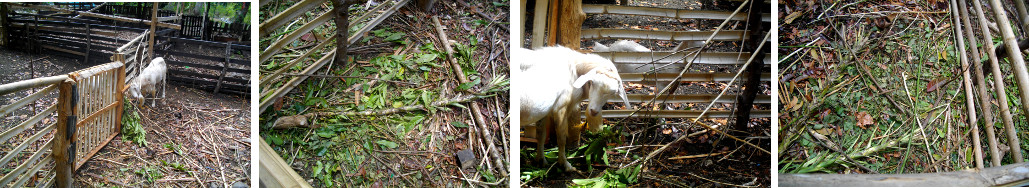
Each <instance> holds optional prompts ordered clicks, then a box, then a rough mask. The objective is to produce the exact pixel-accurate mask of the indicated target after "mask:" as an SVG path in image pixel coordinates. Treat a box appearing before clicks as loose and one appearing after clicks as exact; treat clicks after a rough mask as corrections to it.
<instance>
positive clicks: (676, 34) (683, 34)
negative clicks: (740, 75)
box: [582, 29, 750, 41]
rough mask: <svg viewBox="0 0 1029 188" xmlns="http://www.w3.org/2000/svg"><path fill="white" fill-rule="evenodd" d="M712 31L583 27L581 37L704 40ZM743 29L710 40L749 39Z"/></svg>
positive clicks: (722, 33) (723, 32)
mask: <svg viewBox="0 0 1029 188" xmlns="http://www.w3.org/2000/svg"><path fill="white" fill-rule="evenodd" d="M711 34H714V31H660V30H657V31H656V30H643V29H583V30H582V38H583V39H639V40H669V41H705V40H707V38H708V37H710V36H711ZM746 34H747V32H746V31H744V30H729V31H724V30H723V31H720V32H718V34H715V37H714V38H712V39H711V41H742V40H749V38H750V37H748V35H746Z"/></svg>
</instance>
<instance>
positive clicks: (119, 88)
mask: <svg viewBox="0 0 1029 188" xmlns="http://www.w3.org/2000/svg"><path fill="white" fill-rule="evenodd" d="M115 56H116V58H115V59H118V60H117V61H118V62H122V64H121V67H118V70H117V71H118V72H116V73H115V74H118V81H117V83H115V84H114V85H115V87H114V88H115V89H116V91H115V94H114V95H115V97H116V98H115V99H116V101H117V102H115V103H118V107H117V108H118V113H117V115H116V116H115V120H116V121H117V122H115V126H114V127H115V128H114V130H117V131H121V116H122V114H124V113H125V104H122V103H124V102H125V94H124V91H125V55H124V54H115Z"/></svg>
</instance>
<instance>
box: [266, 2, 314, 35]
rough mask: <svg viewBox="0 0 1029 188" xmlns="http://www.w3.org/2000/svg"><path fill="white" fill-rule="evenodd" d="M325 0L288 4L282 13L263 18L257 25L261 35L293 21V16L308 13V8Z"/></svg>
mask: <svg viewBox="0 0 1029 188" xmlns="http://www.w3.org/2000/svg"><path fill="white" fill-rule="evenodd" d="M325 1H326V0H303V1H300V2H297V3H296V4H293V6H290V7H289V8H286V10H283V11H282V13H279V14H276V15H275V16H272V17H271V18H268V19H266V20H264V22H262V23H261V25H260V26H259V28H260V31H261V34H260V35H261V37H264V36H268V35H269V34H271V33H272V31H275V30H276V29H279V27H281V26H282V25H284V24H286V23H287V22H289V21H293V20H294V18H296V17H298V16H301V15H304V14H306V13H308V10H311V9H313V8H315V7H318V6H319V5H322V4H324V3H325ZM262 3H264V1H262ZM262 6H263V5H262Z"/></svg>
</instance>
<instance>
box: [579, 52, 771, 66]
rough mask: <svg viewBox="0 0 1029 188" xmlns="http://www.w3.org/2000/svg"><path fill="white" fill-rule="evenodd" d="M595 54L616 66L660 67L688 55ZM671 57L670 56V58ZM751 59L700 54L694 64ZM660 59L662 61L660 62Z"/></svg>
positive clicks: (733, 54) (746, 54)
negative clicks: (654, 62)
mask: <svg viewBox="0 0 1029 188" xmlns="http://www.w3.org/2000/svg"><path fill="white" fill-rule="evenodd" d="M594 54H597V55H600V56H601V57H604V58H607V59H609V60H611V62H614V63H616V64H619V63H621V64H637V65H634V66H638V65H643V64H646V63H650V62H653V61H655V60H657V62H658V63H661V64H659V65H658V66H660V65H664V64H667V63H671V62H680V59H682V57H683V55H685V54H686V53H678V54H675V55H670V54H672V52H594ZM669 55H670V56H669ZM665 56H668V58H665V59H661V58H662V57H665ZM748 57H750V53H749V52H744V53H737V52H703V53H700V57H699V58H697V60H696V61H694V62H693V63H694V64H716V65H742V64H744V63H746V61H747V58H748ZM771 57H772V56H771V55H770V54H765V58H764V59H763V61H764V64H771V63H773V62H774V61H772V59H771ZM659 59H660V60H659ZM692 59H693V56H690V57H689V58H688V59H686V60H692Z"/></svg>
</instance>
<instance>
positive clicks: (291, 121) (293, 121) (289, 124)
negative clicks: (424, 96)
mask: <svg viewBox="0 0 1029 188" xmlns="http://www.w3.org/2000/svg"><path fill="white" fill-rule="evenodd" d="M484 97H488V96H477V95H465V96H459V97H455V98H451V99H448V100H442V101H436V102H432V103H430V104H429V106H428V107H433V108H435V107H443V106H447V105H452V104H456V103H464V102H468V101H472V100H475V99H479V98H484ZM426 109H428V108H427V107H426V106H425V105H424V104H419V105H410V106H404V107H400V108H390V109H384V110H365V111H360V112H311V113H306V114H302V115H292V116H285V117H281V118H279V119H278V120H275V123H274V124H272V128H273V129H286V128H293V127H306V128H318V125H308V124H307V121H308V119H310V118H311V117H314V116H381V115H389V114H396V113H401V112H409V111H415V110H423V111H424V110H426Z"/></svg>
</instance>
